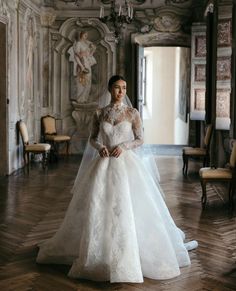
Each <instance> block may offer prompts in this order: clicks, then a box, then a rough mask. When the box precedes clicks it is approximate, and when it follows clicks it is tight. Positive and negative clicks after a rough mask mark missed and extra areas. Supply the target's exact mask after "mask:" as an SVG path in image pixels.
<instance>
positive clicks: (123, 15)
mask: <svg viewBox="0 0 236 291" xmlns="http://www.w3.org/2000/svg"><path fill="white" fill-rule="evenodd" d="M117 2H119V3H117ZM110 4H111V10H110V14H109V15H106V16H105V13H104V6H101V7H100V16H99V19H100V20H101V21H102V22H103V23H110V24H111V25H112V27H113V29H114V36H115V38H116V41H119V39H120V38H121V30H122V28H124V27H125V26H126V24H129V23H131V22H132V20H133V14H134V10H133V6H132V5H131V4H130V3H129V2H128V1H127V0H125V1H123V5H122V3H121V1H116V0H111V1H110Z"/></svg>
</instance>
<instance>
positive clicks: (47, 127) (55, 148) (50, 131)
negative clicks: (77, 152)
mask: <svg viewBox="0 0 236 291" xmlns="http://www.w3.org/2000/svg"><path fill="white" fill-rule="evenodd" d="M41 129H42V136H43V140H44V141H45V142H48V143H50V144H51V146H52V154H53V156H54V157H55V158H56V159H57V157H58V154H59V144H60V143H65V144H66V154H67V155H69V148H70V140H71V137H70V136H68V135H62V134H58V132H57V128H56V118H55V117H53V116H51V115H46V116H43V117H42V118H41Z"/></svg>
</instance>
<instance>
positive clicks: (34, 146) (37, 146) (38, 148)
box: [17, 120, 51, 171]
mask: <svg viewBox="0 0 236 291" xmlns="http://www.w3.org/2000/svg"><path fill="white" fill-rule="evenodd" d="M17 128H18V130H19V133H20V136H21V139H22V143H23V158H24V165H27V169H28V171H29V168H30V154H34V155H36V154H41V155H42V156H43V159H42V162H43V168H44V169H45V167H46V166H47V161H48V154H49V152H50V149H51V145H50V144H48V143H30V142H29V134H28V129H27V126H26V124H25V122H24V121H22V120H19V121H18V122H17Z"/></svg>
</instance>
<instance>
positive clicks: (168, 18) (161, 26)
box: [154, 12, 181, 32]
mask: <svg viewBox="0 0 236 291" xmlns="http://www.w3.org/2000/svg"><path fill="white" fill-rule="evenodd" d="M154 28H155V29H156V30H157V31H162V32H176V31H178V30H180V29H181V21H180V18H179V17H178V16H177V15H176V14H174V13H171V12H165V13H163V14H161V15H159V16H158V17H157V18H155V19H154Z"/></svg>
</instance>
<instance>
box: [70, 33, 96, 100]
mask: <svg viewBox="0 0 236 291" xmlns="http://www.w3.org/2000/svg"><path fill="white" fill-rule="evenodd" d="M87 38H88V33H87V32H86V31H82V32H80V33H77V35H76V38H75V42H74V44H73V47H71V48H70V49H69V54H70V60H71V61H73V63H74V69H73V74H74V76H75V77H76V96H75V98H73V99H75V100H76V102H77V103H86V101H88V97H89V94H90V90H91V85H92V66H93V65H95V64H96V63H97V62H96V59H95V58H94V56H93V54H94V52H95V50H96V46H95V45H94V44H93V43H92V42H91V41H89V40H88V39H87Z"/></svg>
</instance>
